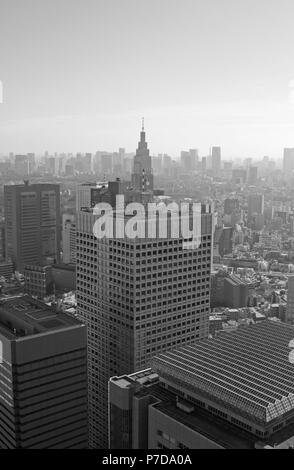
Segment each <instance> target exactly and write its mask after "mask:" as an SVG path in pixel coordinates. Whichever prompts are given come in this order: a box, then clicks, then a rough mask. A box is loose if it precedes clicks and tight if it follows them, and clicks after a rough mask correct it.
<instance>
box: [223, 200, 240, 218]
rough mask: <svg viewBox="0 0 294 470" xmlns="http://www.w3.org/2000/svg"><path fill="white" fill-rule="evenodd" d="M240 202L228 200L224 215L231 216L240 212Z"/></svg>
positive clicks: (225, 203)
mask: <svg viewBox="0 0 294 470" xmlns="http://www.w3.org/2000/svg"><path fill="white" fill-rule="evenodd" d="M239 207H240V204H239V200H238V199H236V198H227V199H225V201H224V213H225V214H226V215H231V214H232V213H233V212H234V211H235V210H239Z"/></svg>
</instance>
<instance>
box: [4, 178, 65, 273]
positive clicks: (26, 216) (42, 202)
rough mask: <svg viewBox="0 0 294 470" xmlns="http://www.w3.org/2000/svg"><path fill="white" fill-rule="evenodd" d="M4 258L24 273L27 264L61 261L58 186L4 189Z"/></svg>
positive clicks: (14, 186) (26, 183)
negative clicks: (10, 260)
mask: <svg viewBox="0 0 294 470" xmlns="http://www.w3.org/2000/svg"><path fill="white" fill-rule="evenodd" d="M4 214H5V238H6V241H7V243H6V257H7V258H10V259H12V261H13V262H14V264H15V267H16V269H17V270H19V271H23V269H24V266H25V265H26V264H29V265H40V266H42V265H47V264H51V263H54V262H59V259H60V232H61V230H60V189H59V185H57V184H29V182H25V184H20V185H9V186H4Z"/></svg>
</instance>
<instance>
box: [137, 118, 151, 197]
mask: <svg viewBox="0 0 294 470" xmlns="http://www.w3.org/2000/svg"><path fill="white" fill-rule="evenodd" d="M132 186H133V188H134V189H135V190H138V191H145V190H148V191H152V190H153V187H154V184H153V170H152V161H151V157H150V152H149V150H148V146H147V142H146V133H145V130H144V123H143V126H142V130H141V134H140V142H139V144H138V148H137V151H136V155H135V157H134V167H133V173H132Z"/></svg>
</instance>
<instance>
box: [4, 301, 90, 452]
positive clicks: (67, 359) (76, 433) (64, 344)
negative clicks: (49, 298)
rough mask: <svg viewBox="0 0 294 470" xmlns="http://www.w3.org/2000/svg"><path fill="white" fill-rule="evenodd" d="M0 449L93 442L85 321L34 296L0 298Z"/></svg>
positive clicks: (72, 446) (84, 445)
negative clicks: (89, 432) (88, 397)
mask: <svg viewBox="0 0 294 470" xmlns="http://www.w3.org/2000/svg"><path fill="white" fill-rule="evenodd" d="M0 344H1V349H2V354H1V361H0V383H1V386H0V449H85V448H87V446H88V414H87V334H86V327H85V325H82V324H80V323H79V322H78V321H77V320H75V319H74V318H72V317H70V316H68V315H65V314H64V313H57V312H55V311H54V310H52V309H50V307H48V306H47V305H45V304H43V303H41V302H38V301H36V300H34V299H32V298H31V297H29V296H23V297H16V298H13V299H10V300H7V301H1V302H0Z"/></svg>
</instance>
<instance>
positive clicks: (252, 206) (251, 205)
mask: <svg viewBox="0 0 294 470" xmlns="http://www.w3.org/2000/svg"><path fill="white" fill-rule="evenodd" d="M263 213H264V195H263V194H250V195H249V196H248V217H249V219H250V218H251V217H253V216H254V215H256V214H259V215H263Z"/></svg>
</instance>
